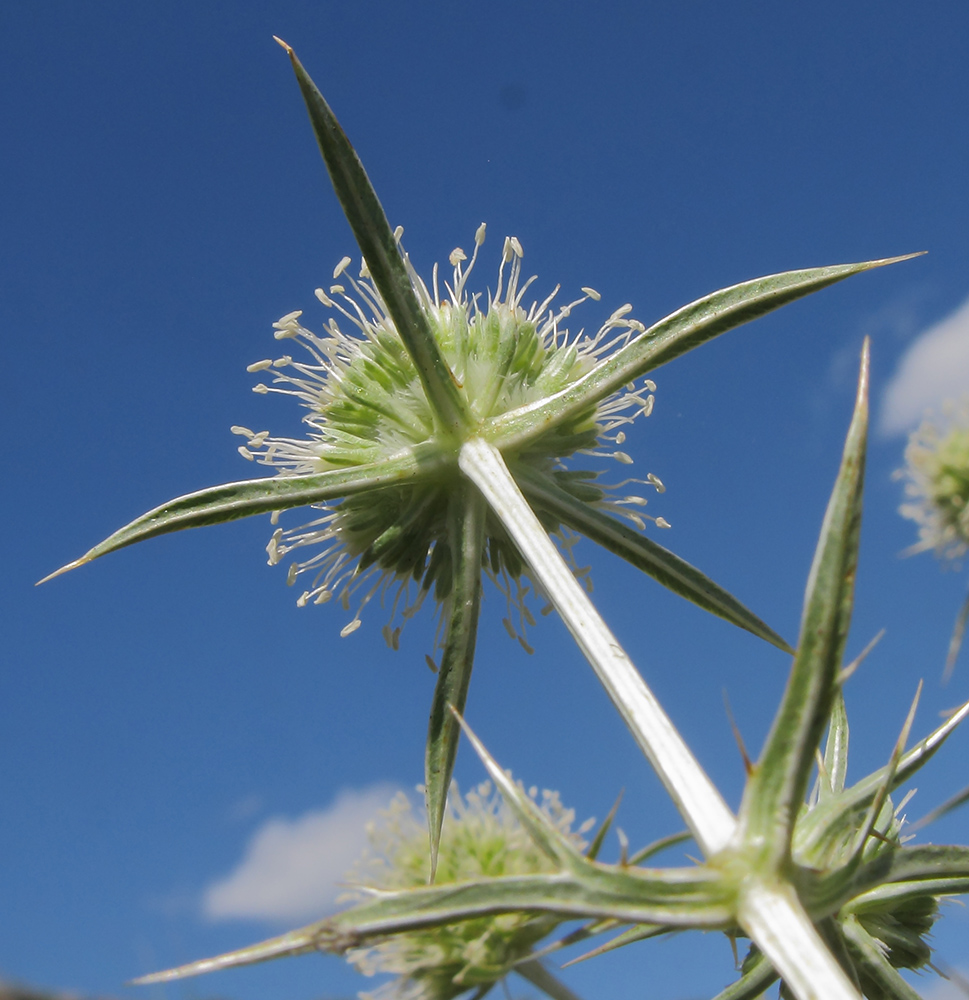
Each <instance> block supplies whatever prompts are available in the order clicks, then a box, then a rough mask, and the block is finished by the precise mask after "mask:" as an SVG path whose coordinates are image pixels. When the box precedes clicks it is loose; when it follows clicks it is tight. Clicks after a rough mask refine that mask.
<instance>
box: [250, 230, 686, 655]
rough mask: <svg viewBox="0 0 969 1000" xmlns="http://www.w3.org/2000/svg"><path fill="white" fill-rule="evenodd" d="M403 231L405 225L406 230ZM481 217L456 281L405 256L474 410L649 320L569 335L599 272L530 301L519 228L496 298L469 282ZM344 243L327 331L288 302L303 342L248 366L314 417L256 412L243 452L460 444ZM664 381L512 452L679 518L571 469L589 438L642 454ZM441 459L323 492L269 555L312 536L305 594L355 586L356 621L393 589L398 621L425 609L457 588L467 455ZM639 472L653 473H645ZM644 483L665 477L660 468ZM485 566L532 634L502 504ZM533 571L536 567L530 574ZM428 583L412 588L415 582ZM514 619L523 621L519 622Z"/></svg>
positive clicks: (602, 498)
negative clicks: (455, 503)
mask: <svg viewBox="0 0 969 1000" xmlns="http://www.w3.org/2000/svg"><path fill="white" fill-rule="evenodd" d="M400 234H401V231H400V230H398V231H397V233H396V234H395V235H396V236H397V239H398V240H399V239H400ZM484 238H485V226H484V224H482V225H481V226H480V227H479V229H478V231H477V233H476V234H475V239H474V251H473V253H472V255H471V258H470V260H469V259H468V257H467V255H466V254H465V253H464V251H463V250H461V249H456V250H454V251H453V252H452V253H451V255H450V258H449V260H450V263H451V266H452V267H453V272H452V280H451V282H450V283H449V284H448V283H445V286H444V290H443V292H442V290H441V289H440V288H439V283H438V271H437V267H436V266H435V268H434V271H433V279H432V282H431V287H430V288H428V286H427V285H426V284H425V283H424V282H423V281H422V279H421V278H420V277H419V276H418V275H417V273H416V272H415V271H414V269H413V267H412V265H411V264H410V261H409V259H408V258H407V257H406V255H405V257H404V260H405V264H406V267H407V270H408V273H409V274H410V277H411V280H412V283H413V286H414V288H415V290H416V293H417V295H418V298H419V299H420V302H421V305H422V308H423V310H424V313H425V315H426V316H427V318H428V321H429V323H430V327H431V331H432V333H433V335H434V337H435V339H436V341H437V343H438V346H439V347H440V350H441V352H442V354H443V356H444V358H445V360H446V361H447V364H448V366H449V367H450V369H451V372H452V373H453V376H454V379H455V381H456V382H457V384H458V386H459V387H460V391H461V392H462V393H463V395H464V398H465V400H466V403H467V406H468V409H469V411H470V414H471V418H472V422H473V424H474V425H475V426H483V425H485V424H486V422H487V421H488V420H489V419H491V418H494V417H496V416H500V415H501V414H503V413H507V412H508V411H511V410H515V409H518V408H519V407H523V406H527V405H528V404H530V403H536V402H538V401H540V400H542V399H544V398H545V397H548V396H550V395H552V394H554V393H556V392H559V391H560V390H562V389H565V388H567V387H568V386H569V385H571V384H572V383H574V382H575V381H576V380H578V379H579V378H581V377H582V376H583V375H585V374H587V373H588V372H589V371H590V370H591V369H592V367H593V366H594V365H595V364H596V362H597V361H598V360H600V359H601V358H602V357H603V356H604V355H607V354H608V353H610V352H611V351H613V350H615V349H616V348H617V347H619V346H621V345H622V344H624V343H626V342H627V341H628V339H629V338H630V337H631V336H632V335H634V334H636V333H639V332H642V330H643V329H644V328H643V325H642V324H641V323H639V322H638V321H637V320H634V319H630V318H628V313H629V312H630V310H631V308H632V307H631V306H629V305H626V306H623V307H622V308H620V309H618V310H616V312H614V313H613V314H612V315H611V316H610V317H609V318H608V319H607V320H606V322H605V323H604V324H603V325H602V327H601V328H600V329H599V330H598V332H597V333H596V334H595V335H593V336H583V335H582V333H581V331H580V333H579V334H577V335H570V334H569V332H568V330H567V329H565V327H564V321H565V319H566V318H567V317H568V316H569V314H570V313H571V311H572V310H573V309H574V308H575V307H576V306H578V305H580V304H581V303H583V302H585V301H586V300H588V299H594V300H598V299H599V295H598V293H597V292H595V291H594V290H593V289H591V288H584V289H582V292H583V294H582V296H581V297H580V298H578V299H576V300H575V301H573V302H570V303H568V304H567V305H564V306H560V307H558V308H553V306H552V302H553V300H554V298H555V296H556V295H557V293H558V291H559V289H558V287H556V288H555V289H554V290H553V291H552V293H551V294H550V295H548V296H547V297H546V298H545V299H544V300H542V301H541V302H538V301H536V302H533V303H532V304H531V305H530V306H529V307H528V308H526V307H525V306H524V305H523V299H524V296H525V294H526V292H527V291H528V288H529V286H530V285H531V284H532V281H533V280H534V278H533V279H530V280H528V281H525V282H522V280H521V259H522V248H521V245H520V243H519V242H518V240H517V239H515V238H514V237H509V238H507V239H506V240H505V243H504V248H503V251H502V257H501V265H500V268H499V272H498V284H497V288H496V289H495V291H494V292H493V293H489V294H488V296H487V299H486V300H485V301H482V298H481V296H480V295H469V293H468V291H467V287H466V286H467V280H468V277H469V275H470V274H471V271H472V269H473V267H474V264H475V260H476V258H477V254H478V250H479V248H480V247H481V245H482V243H483V242H484ZM349 266H350V258H349V257H345V258H344V259H343V260H342V261H340V263H339V265H338V266H337V267H336V269H335V270H334V272H333V278H334V284H332V285H331V286H330V288H329V290H328V291H324V290H323V289H317V291H316V296H317V298H318V299H319V300H320V302H321V303H322V304H323V305H324V306H325V307H327V308H328V309H330V310H332V314H331V316H330V318H329V320H328V321H327V323H326V325H325V328H324V332H322V333H319V334H318V333H314V332H311V331H310V330H308V329H307V328H306V327H304V326H303V325H302V324H301V322H300V319H301V316H302V313H301V312H293V313H290V314H288V315H287V316H284V317H283V318H282V319H281V320H279V322H278V323H276V324H275V330H276V333H275V336H276V339H277V340H280V341H289V340H292V341H297V342H298V343H299V345H300V346H301V348H302V349H303V350H304V352H305V353H303V354H302V355H301V356H300V357H293V356H291V355H283V356H282V357H278V358H275V359H266V360H263V361H260V362H257V363H256V364H254V365H250V366H249V371H251V372H266V373H267V374H271V375H272V382H271V384H269V385H267V384H265V383H261V384H259V385H257V386H255V390H254V391H256V392H257V393H270V392H280V393H284V394H287V395H291V396H295V397H296V398H297V399H299V400H300V402H301V403H302V405H303V406H304V407H305V408H306V409H307V411H308V412H307V414H306V415H305V416H304V417H303V421H304V423H305V424H306V427H307V434H306V437H303V438H279V437H271V436H270V435H269V432H268V431H261V432H259V433H254V432H253V431H251V430H250V429H249V428H246V427H234V428H233V431H234V432H235V433H237V434H240V435H242V436H244V437H245V438H246V444H245V445H243V446H241V447H240V448H239V451H240V452H241V454H242V455H243V456H244V457H245V458H247V459H249V460H253V461H256V462H259V463H261V464H263V465H268V466H271V467H272V468H274V469H276V470H277V472H278V473H279V474H280V475H286V476H299V475H308V474H312V473H319V472H325V471H329V470H335V469H343V470H345V469H350V468H353V467H357V466H367V465H371V464H373V463H379V462H381V461H385V460H387V459H390V458H392V457H394V456H395V455H399V454H400V453H401V452H403V451H405V450H407V449H411V448H414V447H417V446H421V447H423V448H425V449H426V448H428V447H431V448H433V447H434V446H435V444H437V445H439V446H440V450H441V453H442V454H443V453H446V452H447V451H448V449H450V450H451V452H452V453H453V450H454V444H453V442H451V443H448V442H447V439H446V436H444V435H442V434H441V433H440V430H441V429H440V428H439V427H438V426H437V423H436V418H435V415H434V409H433V407H432V406H431V405H430V403H429V402H428V400H427V398H426V396H425V394H424V389H423V386H422V384H421V380H420V378H419V375H418V372H417V369H416V368H415V366H414V363H413V361H412V360H411V358H410V356H409V354H408V353H407V351H406V350H405V348H404V344H403V341H402V340H401V337H400V335H399V333H398V331H397V329H396V327H395V326H394V323H393V321H392V320H391V319H390V317H389V316H388V314H387V310H386V308H385V306H384V303H383V301H382V299H381V296H380V294H379V293H378V291H377V289H376V288H375V286H374V284H373V282H372V281H371V280H370V278H369V274H368V272H367V268H366V265H365V263H364V265H363V266H362V267H361V270H360V274H359V277H358V278H354V277H352V276H351V275H350V273H349V270H348V269H349ZM654 389H655V385H654V383H653V382H651V381H649V380H648V379H647V380H644V381H643V383H642V384H641V385H640V386H638V387H637V386H633V385H630V386H627V387H626V389H625V390H624V391H622V392H620V393H617V394H615V395H613V396H611V397H609V398H608V399H606V400H604V401H603V402H601V403H600V404H599V405H598V406H591V407H589V408H588V409H587V410H586V411H584V412H581V413H578V414H576V415H573V416H570V417H567V418H564V419H562V420H560V421H557V422H552V423H550V424H549V425H548V426H547V427H546V428H544V429H543V430H542V432H541V433H539V434H537V435H535V436H533V437H532V438H531V439H530V440H529V442H528V443H527V444H525V445H522V446H521V448H520V449H519V450H518V451H517V453H516V454H514V455H506V458H510V459H511V460H513V461H515V462H520V463H528V464H530V465H531V466H532V467H533V468H537V469H540V470H541V471H543V472H545V473H546V474H548V475H549V476H551V477H553V478H554V481H555V483H556V484H557V485H558V486H559V487H561V488H563V489H565V490H566V491H568V492H569V493H570V494H572V495H573V496H574V497H576V498H578V499H580V500H582V501H584V502H587V503H593V504H595V505H597V506H599V507H602V508H606V509H608V510H611V511H613V512H614V513H618V514H620V515H622V516H625V517H626V518H628V519H629V520H631V521H632V522H633V523H634V524H636V525H637V526H638V527H642V526H643V522H644V519H649V520H652V521H654V522H655V523H656V524H657V525H659V526H660V527H667V526H668V525H667V523H666V522H665V521H664V520H663V519H662V518H648V517H647V515H645V514H643V513H642V512H641V508H642V506H643V505H644V504H645V502H646V501H645V500H644V499H642V498H641V497H639V496H623V495H617V494H615V493H612V492H610V491H614V490H618V489H621V488H622V487H623V486H625V485H626V483H628V482H631V481H630V480H627V481H626V482H624V483H619V484H616V485H614V486H606V485H604V484H602V483H600V482H598V481H597V477H598V472H596V471H585V470H575V469H568V470H567V469H565V468H564V466H563V465H562V464H561V463H562V460H563V459H565V458H567V457H569V456H572V455H575V454H577V453H581V454H583V455H591V456H595V457H598V458H611V459H614V460H615V461H617V462H619V463H621V464H629V463H630V462H631V459H630V458H629V456H628V455H627V454H626V453H625V452H623V451H622V450H621V445H622V443H623V441H624V438H625V434H624V430H623V428H624V427H625V426H626V425H627V424H629V423H631V422H632V420H633V419H634V418H635V417H636V416H638V415H640V414H642V415H648V414H649V413H650V411H651V409H652V406H653V395H652V393H653V390H654ZM452 457H453V459H454V460H453V461H452V462H450V463H448V462H444V463H440V464H439V466H438V468H439V470H440V469H442V468H443V470H444V471H438V472H437V473H435V474H434V475H431V476H427V477H422V478H419V479H416V480H414V481H411V482H407V483H404V484H401V485H394V486H387V487H383V488H381V489H371V490H367V491H366V492H363V493H359V494H355V495H350V496H348V497H347V498H345V499H344V500H343V501H342V502H340V503H339V504H338V505H333V506H329V505H327V506H323V507H321V513H320V516H319V517H318V518H316V519H315V520H313V521H311V522H310V523H308V524H305V525H302V526H301V527H298V528H295V529H291V530H288V531H284V530H282V529H277V530H276V532H275V533H274V535H273V537H272V539H271V541H270V543H269V546H268V552H269V561H270V563H271V564H275V563H277V562H279V561H281V560H283V559H284V558H285V557H286V556H288V555H289V554H290V553H296V552H307V551H309V553H310V554H307V555H305V556H303V557H302V558H298V559H297V560H296V561H295V562H293V563H292V565H291V566H290V569H289V576H288V582H289V583H290V584H293V583H295V582H296V580H297V579H300V578H302V579H305V580H307V581H308V583H306V584H305V586H304V589H303V592H302V594H301V596H300V598H299V600H298V603H299V604H300V605H301V606H302V605H305V604H307V603H316V604H321V603H324V602H326V601H329V600H331V599H332V598H334V597H337V598H338V599H339V600H341V601H342V603H343V605H344V607H345V608H346V609H347V610H349V606H350V601H351V599H352V598H353V597H354V595H357V596H356V602H357V612H356V614H355V615H354V617H353V619H352V620H351V621H350V623H349V624H348V625H347V626H346V627H345V628H344V629H343V634H348V633H349V632H352V631H353V630H354V629H356V628H357V627H358V626H359V624H360V617H359V613H360V609H361V608H362V607H363V606H364V605H365V604H366V603H367V602H368V601H370V600H371V599H372V598H373V597H374V596H375V595H377V594H379V595H380V597H381V599H382V600H386V599H387V598H388V591H389V590H390V589H391V588H392V585H394V584H396V585H397V586H396V588H395V589H394V590H393V593H392V594H391V596H390V598H389V604H390V606H391V622H393V619H394V618H395V617H396V615H397V614H400V615H401V617H402V618H403V619H406V618H408V617H410V615H412V614H413V613H414V612H415V611H416V610H417V608H418V607H419V606H420V604H421V602H422V601H423V599H424V597H425V596H426V595H427V593H428V592H430V591H432V590H433V593H434V597H435V599H436V600H438V601H444V600H446V599H447V597H448V595H449V593H450V590H451V572H452V565H451V553H450V547H449V544H448V538H447V527H446V520H447V518H446V512H447V503H448V497H449V494H450V493H451V492H452V491H453V488H454V485H455V483H456V481H457V477H458V476H459V473H458V469H457V461H456V455H453V454H452ZM632 482H642V481H638V480H633V481H632ZM645 484H646V485H650V486H652V487H655V488H656V489H657V490H659V491H662V489H663V485H662V483H661V482H660V481H659V479H657V478H656V477H655V476H652V475H650V476H649V477H647V479H646V480H645ZM536 513H537V514H538V515H539V517H540V519H542V520H543V523H544V526H545V528H546V529H547V530H548V531H549V532H551V533H555V534H557V535H558V536H559V537H560V538H562V539H564V540H565V541H566V544H568V543H569V542H570V541H571V537H572V536H571V535H570V533H569V532H567V531H566V530H565V529H564V528H562V526H561V525H560V524H559V523H558V522H557V520H556V519H555V518H552V517H550V516H548V515H547V514H543V512H542V511H541V509H540V508H539V509H537V510H536ZM486 534H487V542H486V548H485V554H484V560H483V562H484V565H483V569H484V571H485V572H486V573H488V574H489V575H490V576H492V578H493V579H495V580H496V582H497V583H498V584H499V586H500V587H501V589H502V590H503V592H504V593H505V595H506V597H507V598H508V600H509V604H510V605H511V604H514V606H515V607H516V608H517V612H518V626H517V627H514V626H513V627H510V631H512V632H513V634H516V635H518V636H519V637H520V639H521V641H522V642H523V644H524V645H526V648H527V644H526V643H524V628H525V625H526V624H531V623H532V619H531V615H530V613H529V612H528V609H527V607H525V604H524V597H525V594H526V592H527V590H528V589H529V588H528V587H527V586H526V585H524V584H522V582H521V578H522V575H523V573H524V567H523V565H522V562H521V559H520V557H519V555H518V553H517V551H516V549H515V548H514V546H513V544H512V543H511V541H510V540H509V538H508V536H507V534H506V533H505V531H504V529H503V528H502V527H501V525H500V524H499V523H498V521H497V519H496V518H495V517H493V516H492V515H489V517H488V521H487V525H486ZM526 575H527V574H526ZM411 581H413V582H414V583H415V584H416V585H417V587H416V590H417V593H416V595H413V596H412V595H411V594H410V591H409V583H410V582H411ZM507 624H508V625H509V626H510V621H508V622H507ZM399 631H400V630H399V628H398V629H395V630H391V628H390V625H388V626H386V627H385V630H384V634H385V637H386V638H387V640H388V642H389V643H390V644H391V645H392V646H395V647H396V645H397V640H398V637H399Z"/></svg>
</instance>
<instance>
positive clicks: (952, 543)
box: [898, 397, 969, 559]
mask: <svg viewBox="0 0 969 1000" xmlns="http://www.w3.org/2000/svg"><path fill="white" fill-rule="evenodd" d="M942 418H943V419H942V420H941V421H936V420H934V419H932V418H927V419H926V420H924V421H923V422H922V424H921V426H920V427H919V428H918V429H917V430H915V431H913V432H912V434H911V436H910V437H909V441H908V447H906V449H905V468H903V469H900V470H899V472H898V475H899V476H900V477H901V478H904V480H905V495H906V496H907V497H908V498H909V499H908V500H907V501H906V502H905V503H903V504H902V505H901V507H899V512H900V513H901V514H902V515H903V516H904V517H907V518H910V519H911V520H913V521H915V523H916V524H917V525H918V526H919V541H918V542H917V543H916V545H914V546H913V547H912V550H911V551H914V552H923V551H925V550H927V549H934V550H935V553H936V555H938V556H939V557H940V558H945V559H958V558H960V557H961V556H963V555H964V554H965V552H966V549H967V547H969V397H963V399H962V400H960V401H959V402H955V401H953V400H947V401H946V403H945V405H944V407H943V411H942Z"/></svg>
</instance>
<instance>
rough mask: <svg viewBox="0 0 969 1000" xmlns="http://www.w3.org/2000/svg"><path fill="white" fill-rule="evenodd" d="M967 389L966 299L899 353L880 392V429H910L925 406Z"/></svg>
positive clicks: (968, 318)
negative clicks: (890, 378) (889, 379)
mask: <svg viewBox="0 0 969 1000" xmlns="http://www.w3.org/2000/svg"><path fill="white" fill-rule="evenodd" d="M967 392H969V299H967V300H966V301H965V302H963V304H962V305H961V306H959V308H958V309H957V310H956V311H955V312H954V313H951V314H950V315H948V316H946V317H945V319H943V320H941V321H940V322H938V323H936V324H935V325H934V326H930V327H929V328H928V330H926V331H925V332H924V333H922V334H921V335H920V336H919V337H917V338H916V340H915V341H914V342H913V343H912V344H911V346H910V347H909V349H908V350H907V351H906V352H905V354H903V355H902V360H901V361H900V362H899V364H898V369H897V370H896V372H895V375H894V376H893V377H892V380H891V382H889V383H888V385H887V386H886V387H885V391H884V393H883V394H882V409H881V425H880V426H881V431H882V433H883V434H886V435H893V434H901V433H903V432H904V431H907V430H910V429H911V428H913V427H914V426H915V425H916V424H918V422H919V420H920V419H921V418H922V414H923V413H924V412H925V410H926V409H928V408H929V407H931V408H933V409H938V408H939V406H940V404H941V403H942V400H943V399H945V398H947V397H951V398H959V397H960V396H962V395H964V394H965V393H967Z"/></svg>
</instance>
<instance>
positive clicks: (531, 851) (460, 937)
mask: <svg viewBox="0 0 969 1000" xmlns="http://www.w3.org/2000/svg"><path fill="white" fill-rule="evenodd" d="M529 794H530V795H531V797H532V798H534V799H536V800H537V801H538V803H539V807H540V808H541V810H542V811H543V812H544V813H545V815H546V816H547V817H548V818H549V819H550V820H551V821H552V822H553V823H554V825H555V826H556V827H557V828H558V829H559V830H560V831H561V832H562V833H563V834H565V835H566V836H568V837H569V838H570V839H571V840H572V841H573V842H574V843H575V845H576V846H577V847H578V848H580V849H581V848H583V847H584V846H585V843H584V841H583V840H582V837H581V834H582V833H584V832H586V831H587V830H588V829H589V828H590V827H591V826H592V823H593V821H592V820H588V821H587V822H586V823H584V824H583V825H582V826H581V827H580V828H579V830H578V832H576V833H573V832H572V824H573V822H574V820H575V813H574V812H573V811H572V810H571V809H566V808H564V807H563V806H562V803H561V802H560V800H559V796H558V793H557V792H550V791H542V792H541V795H540V797H539V793H538V791H537V789H534V788H532V789H529ZM448 807H449V814H448V816H447V817H446V819H445V822H444V829H443V833H442V836H441V845H440V852H439V855H438V863H437V875H436V878H435V884H436V885H445V884H447V883H450V882H462V881H467V880H469V879H477V878H482V877H496V876H499V875H529V874H536V873H539V872H550V871H553V870H554V866H553V864H552V862H550V861H549V859H548V857H546V855H545V854H543V853H542V852H541V851H540V850H539V849H538V848H537V847H536V846H535V844H534V842H533V841H532V839H531V837H530V836H529V835H528V833H527V832H526V830H525V829H524V828H523V827H522V825H521V823H519V821H518V820H517V819H516V817H515V815H514V814H513V813H512V811H511V810H510V809H509V808H508V806H507V805H506V804H505V802H504V800H503V799H502V798H501V796H500V795H499V794H498V792H496V791H494V790H493V788H492V785H491V783H490V782H484V783H482V784H481V785H479V786H478V787H477V788H476V789H474V790H473V791H471V792H468V793H467V794H466V795H464V796H462V795H461V794H460V793H459V792H458V790H457V788H456V787H455V786H452V790H451V795H450V796H449V799H448ZM367 836H368V840H369V842H370V849H369V851H368V852H367V853H366V854H364V856H363V858H362V859H361V860H360V861H359V862H358V863H357V865H356V866H355V868H354V869H353V870H352V871H351V872H350V873H349V876H348V878H349V879H350V880H351V881H352V882H354V883H357V884H360V885H362V886H365V887H366V888H368V889H371V890H375V891H379V890H395V889H410V888H416V887H419V886H425V885H427V874H428V870H429V865H430V854H429V848H428V839H427V829H426V826H425V825H424V824H423V823H422V822H420V821H419V820H418V818H417V817H416V816H415V815H414V813H413V811H412V809H411V807H410V803H409V802H408V800H407V798H406V796H404V795H403V794H402V793H401V794H399V795H398V796H397V797H396V798H395V799H394V800H393V801H392V802H391V804H390V807H389V808H388V809H387V810H386V811H385V812H384V813H383V814H382V815H381V817H380V821H378V822H376V823H372V824H370V825H369V826H368V829H367ZM557 923H558V920H557V919H555V918H554V917H551V916H548V915H545V916H539V915H534V914H531V915H530V914H526V913H510V914H502V915H499V916H489V917H480V918H477V919H474V920H465V921H462V922H461V923H455V924H450V925H447V926H444V927H431V928H427V929H424V930H418V931H410V932H407V933H401V934H396V935H394V936H393V937H389V938H387V939H386V940H384V941H379V942H377V943H375V944H372V945H369V946H368V947H365V948H357V949H353V950H351V951H349V952H348V953H347V958H348V960H349V961H350V962H352V963H353V964H354V966H356V968H357V969H358V970H359V971H360V972H362V973H364V975H367V976H372V975H376V974H379V973H390V974H393V975H394V976H396V978H395V979H393V980H391V981H390V982H388V983H386V984H385V985H384V986H382V987H381V988H380V989H378V990H376V991H374V992H372V993H361V994H360V995H361V997H362V998H365V1000H374V998H375V1000H450V998H452V997H456V996H459V995H460V994H461V993H464V992H465V991H467V990H469V989H472V988H474V987H485V986H490V985H491V984H493V983H495V982H497V981H498V980H499V979H501V978H502V977H503V976H505V975H506V974H507V973H508V972H510V971H511V970H512V968H513V966H514V965H515V963H516V962H519V961H521V960H522V959H525V958H527V957H528V956H529V954H530V953H531V951H532V948H533V946H534V945H535V944H536V943H537V942H538V941H540V940H541V939H542V938H544V937H545V936H546V935H548V934H549V933H550V932H551V931H552V930H553V929H554V928H555V926H556V925H557Z"/></svg>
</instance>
